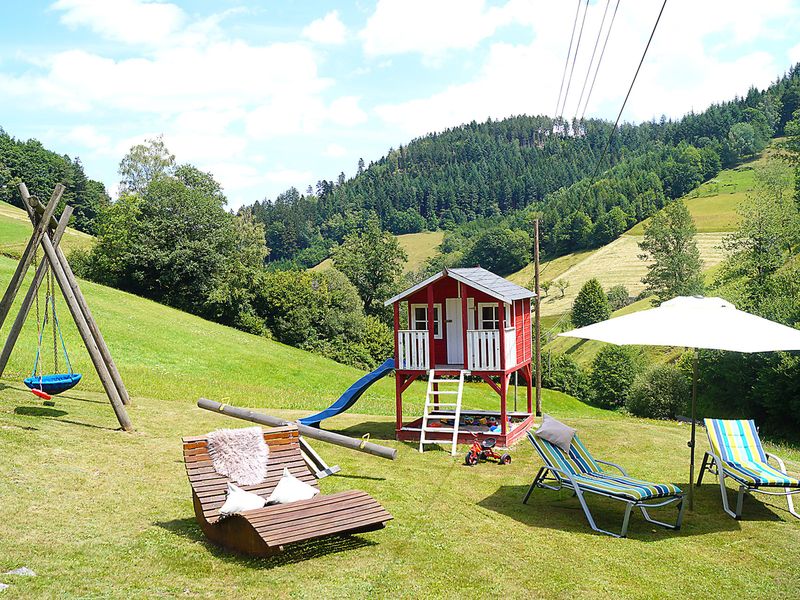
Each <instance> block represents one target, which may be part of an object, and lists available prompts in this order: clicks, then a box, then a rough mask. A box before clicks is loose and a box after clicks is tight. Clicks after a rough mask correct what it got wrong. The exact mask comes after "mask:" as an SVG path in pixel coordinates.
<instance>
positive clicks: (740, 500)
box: [736, 485, 747, 519]
mask: <svg viewBox="0 0 800 600" xmlns="http://www.w3.org/2000/svg"><path fill="white" fill-rule="evenodd" d="M746 491H747V487H746V486H743V485H740V486H739V495H738V496H737V497H736V518H737V519H740V518H741V517H742V506H743V505H744V494H745V492H746Z"/></svg>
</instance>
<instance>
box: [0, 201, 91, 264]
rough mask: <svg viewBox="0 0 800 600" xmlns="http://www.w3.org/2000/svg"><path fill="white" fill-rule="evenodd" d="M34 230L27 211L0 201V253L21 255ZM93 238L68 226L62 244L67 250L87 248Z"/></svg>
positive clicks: (16, 256) (11, 255)
mask: <svg viewBox="0 0 800 600" xmlns="http://www.w3.org/2000/svg"><path fill="white" fill-rule="evenodd" d="M32 231H33V228H32V227H31V223H30V221H29V220H28V216H27V215H26V214H25V211H23V210H22V209H21V208H17V207H16V206H11V205H10V204H7V203H6V202H0V255H4V256H10V257H13V258H18V257H19V256H21V255H22V251H23V250H25V246H26V244H27V243H28V240H29V239H30V237H31V233H32ZM92 239H93V238H92V236H90V235H88V234H85V233H83V232H80V231H76V230H75V229H69V228H68V229H67V231H66V232H65V233H64V237H63V238H62V240H61V246H62V247H63V248H64V249H65V250H67V251H69V250H71V249H73V248H87V247H89V246H90V245H91V243H92ZM40 255H41V253H40Z"/></svg>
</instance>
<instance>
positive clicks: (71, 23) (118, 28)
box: [50, 0, 186, 44]
mask: <svg viewBox="0 0 800 600" xmlns="http://www.w3.org/2000/svg"><path fill="white" fill-rule="evenodd" d="M50 8H52V9H53V10H56V11H59V12H61V13H62V14H61V17H60V20H61V22H62V23H63V24H64V25H67V26H68V27H72V28H75V27H79V26H86V27H89V28H90V29H91V30H92V31H94V32H95V33H97V34H98V35H100V36H102V37H104V38H106V39H109V40H113V41H118V42H123V43H126V44H157V43H161V42H162V41H163V40H165V39H166V38H168V37H169V35H170V34H172V33H174V32H175V31H177V30H178V28H179V27H180V26H181V24H182V23H183V22H184V20H185V18H186V16H185V14H184V12H183V10H181V8H180V7H178V6H176V5H175V4H171V3H166V2H142V1H141V0H113V1H110V0H58V1H57V2H54V3H53V4H52V5H51V7H50Z"/></svg>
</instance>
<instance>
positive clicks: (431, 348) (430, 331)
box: [428, 284, 436, 369]
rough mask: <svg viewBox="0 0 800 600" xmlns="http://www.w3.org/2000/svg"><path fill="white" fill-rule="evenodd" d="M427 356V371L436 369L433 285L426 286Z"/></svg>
mask: <svg viewBox="0 0 800 600" xmlns="http://www.w3.org/2000/svg"><path fill="white" fill-rule="evenodd" d="M428 347H429V348H428V354H429V355H430V357H431V364H430V365H428V368H429V369H435V368H436V336H434V335H433V285H432V284H431V285H429V286H428Z"/></svg>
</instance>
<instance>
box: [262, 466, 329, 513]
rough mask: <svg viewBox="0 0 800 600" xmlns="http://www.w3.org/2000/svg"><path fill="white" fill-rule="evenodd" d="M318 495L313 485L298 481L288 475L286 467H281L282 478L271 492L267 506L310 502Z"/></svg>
mask: <svg viewBox="0 0 800 600" xmlns="http://www.w3.org/2000/svg"><path fill="white" fill-rule="evenodd" d="M317 494H319V490H318V489H317V488H315V487H314V486H313V485H308V484H307V483H306V482H304V481H300V480H299V479H298V478H297V477H295V476H294V475H292V474H291V473H289V468H288V467H283V477H281V480H280V481H279V482H278V485H276V486H275V489H274V490H272V493H271V494H270V496H269V498H267V503H268V504H288V503H289V502H297V501H298V500H310V499H311V498H313V497H314V496H316V495H317Z"/></svg>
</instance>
